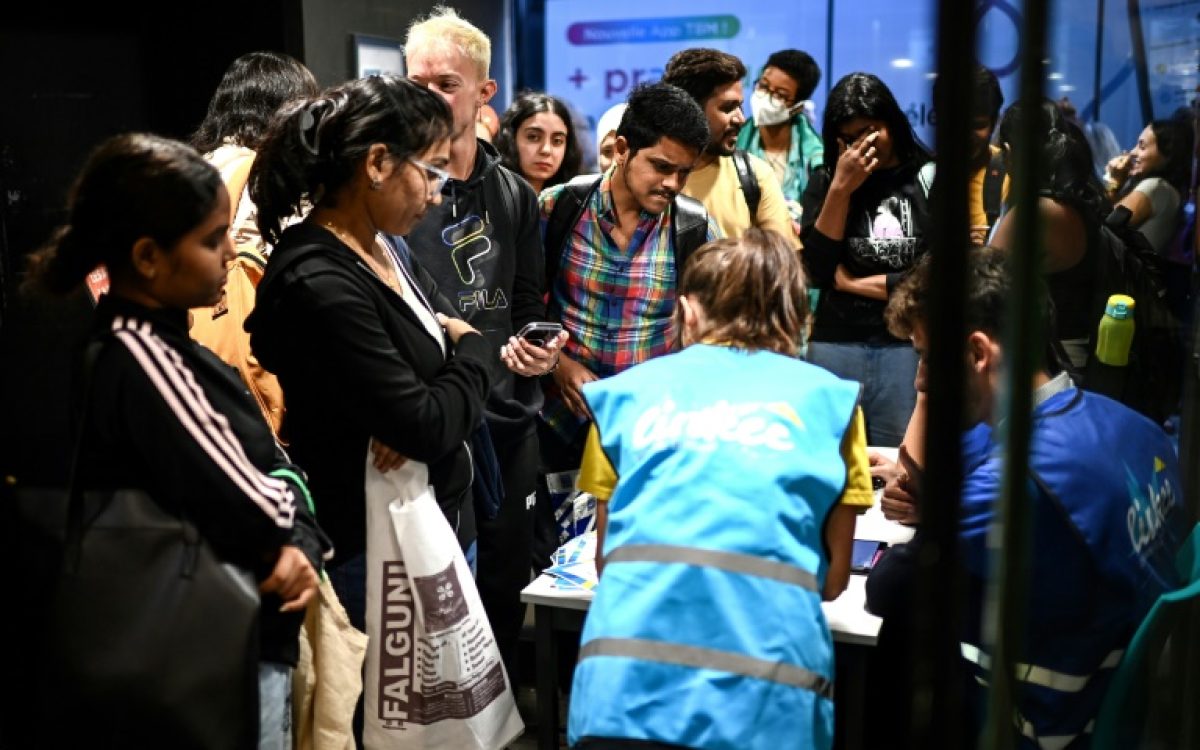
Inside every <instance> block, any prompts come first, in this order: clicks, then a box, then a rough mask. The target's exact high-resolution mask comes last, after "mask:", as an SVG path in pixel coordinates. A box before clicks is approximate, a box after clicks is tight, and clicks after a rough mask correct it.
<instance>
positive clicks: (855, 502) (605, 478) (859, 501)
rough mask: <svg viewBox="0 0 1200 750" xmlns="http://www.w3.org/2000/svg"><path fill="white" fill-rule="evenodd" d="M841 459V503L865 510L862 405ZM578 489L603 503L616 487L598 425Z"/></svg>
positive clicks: (868, 499)
mask: <svg viewBox="0 0 1200 750" xmlns="http://www.w3.org/2000/svg"><path fill="white" fill-rule="evenodd" d="M841 453H842V460H843V461H844V462H845V463H846V489H845V490H843V491H842V498H841V504H842V505H849V506H853V507H854V508H855V509H856V510H866V509H867V508H870V507H871V505H872V504H873V503H874V501H875V496H874V491H873V488H872V486H871V462H870V460H869V459H868V458H867V430H866V425H865V424H864V423H863V413H862V408H861V407H858V406H856V407H854V419H853V420H851V422H850V429H848V430H846V434H845V435H844V436H843V437H842V451H841ZM577 484H578V487H579V489H581V490H583V491H584V492H590V493H591V494H592V495H594V496H595V497H596V500H598V501H600V502H607V501H608V499H609V498H611V497H612V494H613V490H614V489H616V487H617V472H616V470H615V469H614V468H613V465H612V463H611V462H610V461H609V460H608V456H606V455H604V449H603V448H601V447H600V433H599V432H597V431H596V425H595V424H593V425H592V426H591V427H590V428H588V436H587V443H586V444H585V445H584V448H583V465H582V466H580V468H579V479H578V480H577Z"/></svg>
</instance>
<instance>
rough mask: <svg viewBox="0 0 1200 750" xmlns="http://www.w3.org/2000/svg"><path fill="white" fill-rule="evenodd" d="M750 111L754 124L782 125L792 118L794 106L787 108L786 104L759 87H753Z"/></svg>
mask: <svg viewBox="0 0 1200 750" xmlns="http://www.w3.org/2000/svg"><path fill="white" fill-rule="evenodd" d="M750 111H751V112H752V113H753V114H754V122H755V124H756V125H760V126H762V125H766V126H768V127H769V126H771V125H782V124H783V123H785V122H787V121H788V120H790V119H792V115H793V114H795V112H796V110H795V109H794V108H791V109H790V108H788V106H787V105H786V104H784V103H783V102H781V101H779V100H778V99H776V98H775V97H774V96H772V95H771V94H768V93H767V92H765V91H763V90H761V89H755V90H754V93H753V94H751V95H750Z"/></svg>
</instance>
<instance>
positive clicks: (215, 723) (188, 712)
mask: <svg viewBox="0 0 1200 750" xmlns="http://www.w3.org/2000/svg"><path fill="white" fill-rule="evenodd" d="M100 346H102V344H92V345H91V346H89V348H88V352H87V356H86V358H85V365H84V373H85V375H84V377H85V383H86V384H87V385H86V390H85V392H86V393H88V395H89V401H90V400H91V393H90V383H91V370H92V366H93V365H94V363H95V361H96V356H97V354H98V351H99V347H100ZM89 411H90V409H88V408H86V407H85V412H84V416H83V420H82V426H86V423H87V420H88V416H87V414H88V412H89ZM78 434H79V435H83V434H85V431H84V429H82V427H81V429H80V430H79V433H78ZM81 453H82V448H81V447H80V446H78V445H77V446H76V449H75V457H74V461H73V464H72V465H73V468H72V474H71V482H70V487H69V489H67V490H65V491H64V490H62V489H57V488H55V489H40V488H16V491H15V495H16V501H17V507H18V513H20V514H21V516H23V520H24V521H25V523H26V525H27V527H35V528H41V529H42V530H43V536H44V538H47V539H56V540H60V541H61V547H60V549H61V557H60V560H59V565H58V570H57V575H56V576H55V577H54V578H53V579H52V581H51V587H50V592H51V593H50V598H49V602H48V607H47V611H46V613H45V618H46V619H45V620H44V621H43V622H44V623H45V627H46V630H45V633H44V637H45V641H44V642H45V644H46V652H45V653H46V657H45V665H44V666H45V669H44V671H42V672H41V674H40V675H38V683H39V688H40V690H39V699H40V700H39V701H38V702H39V704H40V709H41V710H39V716H38V717H37V720H38V723H39V724H40V726H39V727H38V729H37V735H39V736H41V737H42V738H43V739H44V740H45V741H46V746H49V747H64V746H79V747H85V746H86V747H92V748H109V747H112V748H117V747H120V748H141V747H172V748H205V749H206V750H209V749H211V750H218V749H222V748H231V749H232V748H253V747H255V746H256V744H257V738H258V712H259V707H258V617H259V596H258V590H257V587H256V586H255V582H254V579H253V577H252V576H251V575H250V574H249V573H248V572H247V571H245V570H243V569H241V568H238V567H236V566H234V565H231V564H228V563H225V562H223V561H221V560H220V559H219V558H218V557H217V556H216V555H215V553H214V552H213V550H212V549H211V547H210V546H209V545H208V543H207V542H206V541H205V540H204V539H203V537H202V536H201V535H200V533H199V532H198V530H197V529H196V527H195V526H194V525H193V524H192V523H191V522H190V521H188V520H187V518H186V517H185V516H183V515H182V514H180V513H178V512H176V511H174V510H172V509H168V508H167V507H165V506H164V504H163V503H160V502H158V501H156V500H155V499H154V498H152V497H151V496H150V495H149V494H147V493H146V492H144V491H142V490H140V489H117V490H105V491H85V490H83V489H82V487H80V486H79V485H81V484H83V482H82V481H81V479H80V477H78V476H77V474H78V471H79V467H80V465H81V462H80V455H81ZM79 742H83V743H84V744H78V743H79Z"/></svg>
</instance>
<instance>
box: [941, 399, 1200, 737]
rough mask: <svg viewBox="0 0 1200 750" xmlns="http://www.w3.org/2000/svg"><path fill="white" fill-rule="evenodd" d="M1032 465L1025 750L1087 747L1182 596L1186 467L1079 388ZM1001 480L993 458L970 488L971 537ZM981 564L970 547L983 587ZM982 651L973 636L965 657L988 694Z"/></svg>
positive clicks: (1146, 426)
mask: <svg viewBox="0 0 1200 750" xmlns="http://www.w3.org/2000/svg"><path fill="white" fill-rule="evenodd" d="M1029 460H1030V469H1031V472H1030V474H1031V487H1030V497H1031V498H1033V518H1032V530H1033V535H1034V536H1033V543H1032V544H1031V554H1032V555H1033V559H1032V566H1031V571H1032V574H1031V576H1030V579H1029V598H1028V605H1027V606H1028V610H1027V619H1028V628H1027V632H1026V634H1025V636H1024V638H1025V652H1026V662H1025V663H1024V664H1023V665H1022V666H1020V667H1018V670H1017V678H1018V680H1020V683H1021V691H1022V693H1021V700H1020V704H1019V710H1020V716H1019V717H1018V720H1017V723H1018V726H1019V728H1020V729H1021V731H1022V733H1023V734H1024V736H1025V740H1024V745H1023V746H1024V747H1041V748H1062V747H1066V746H1068V745H1069V746H1070V747H1071V748H1076V747H1086V746H1087V743H1088V738H1087V736H1086V735H1087V734H1088V732H1089V731H1090V723H1091V721H1092V720H1093V719H1094V718H1095V717H1096V712H1097V711H1098V710H1099V707H1100V703H1101V701H1102V700H1103V697H1104V691H1105V690H1106V688H1107V686H1108V682H1109V680H1110V678H1111V676H1112V673H1113V669H1114V668H1115V667H1116V666H1117V664H1118V663H1120V659H1121V656H1122V654H1123V651H1124V648H1125V645H1126V644H1127V643H1128V642H1129V639H1130V637H1131V636H1132V634H1133V632H1134V630H1135V629H1136V628H1137V626H1138V624H1139V623H1140V622H1141V620H1142V618H1143V617H1144V616H1145V615H1146V613H1147V612H1148V611H1149V608H1150V606H1151V604H1152V603H1153V602H1154V601H1155V600H1156V599H1157V598H1158V596H1159V595H1160V594H1162V593H1164V592H1166V591H1169V590H1171V589H1173V588H1176V587H1178V586H1179V584H1180V581H1179V579H1178V575H1177V573H1176V570H1175V564H1174V562H1175V555H1176V552H1177V550H1178V549H1179V548H1180V546H1181V545H1182V543H1183V540H1184V539H1185V538H1186V537H1187V534H1188V531H1189V530H1190V529H1189V524H1188V522H1187V518H1186V516H1187V514H1186V512H1185V511H1184V508H1183V496H1182V494H1181V485H1180V478H1179V466H1178V461H1177V459H1176V456H1175V451H1174V448H1173V447H1172V445H1171V443H1170V440H1169V439H1168V438H1167V436H1166V435H1165V434H1164V433H1163V431H1162V430H1161V429H1160V428H1159V427H1158V426H1156V425H1155V424H1153V423H1152V422H1151V421H1150V420H1148V419H1146V418H1145V417H1143V416H1141V415H1140V414H1137V413H1136V412H1133V411H1131V410H1130V409H1128V408H1126V407H1124V406H1122V405H1120V404H1118V403H1116V402H1115V401H1112V400H1110V399H1107V398H1105V397H1103V396H1099V395H1096V394H1093V393H1088V392H1085V391H1079V390H1076V389H1074V388H1071V389H1068V390H1065V391H1062V392H1060V393H1058V394H1056V395H1054V396H1052V397H1050V398H1049V399H1047V400H1046V401H1045V402H1044V403H1042V404H1041V405H1040V406H1039V407H1038V408H1037V410H1036V412H1035V414H1034V427H1033V432H1032V435H1031V445H1030V456H1029ZM967 463H968V465H969V464H970V463H971V460H970V457H968V460H967ZM999 471H1000V461H999V458H998V456H996V455H994V454H993V455H992V456H990V457H988V458H987V459H986V460H985V461H983V462H982V463H980V465H979V468H977V469H975V470H974V471H972V472H971V475H970V476H968V479H967V483H966V486H965V490H964V495H963V503H964V508H965V509H967V514H968V517H967V518H966V519H965V522H966V526H967V527H968V528H977V527H980V526H981V524H980V523H976V522H973V521H972V519H971V518H970V510H969V509H971V508H976V509H979V511H980V513H981V515H980V517H979V518H976V519H975V521H983V520H987V519H985V518H983V516H982V514H983V513H985V512H988V511H986V509H987V508H990V506H991V503H992V501H994V499H995V497H996V496H997V491H998V487H999V481H998V476H999ZM972 550H973V552H972ZM981 554H985V553H984V547H983V544H982V542H977V543H972V544H968V559H967V564H968V567H969V568H971V570H972V573H973V574H975V576H976V577H977V580H981V577H982V576H984V575H986V573H987V567H986V566H987V563H986V561H985V560H983V559H982V558H981V557H980V555H981ZM976 605H978V606H982V602H981V601H979V602H976ZM978 641H979V638H978V635H977V634H972V635H970V636H968V637H967V638H966V639H965V640H964V642H963V644H962V652H963V656H964V657H965V658H966V659H967V661H968V662H969V667H970V669H971V670H972V673H973V674H975V675H976V676H977V677H978V678H979V679H980V680H983V681H985V682H987V681H990V672H991V663H990V661H991V660H990V656H989V655H988V653H987V652H986V650H985V648H984V647H983V646H982V644H980V643H979V642H978ZM1072 742H1075V743H1077V744H1071V743H1072Z"/></svg>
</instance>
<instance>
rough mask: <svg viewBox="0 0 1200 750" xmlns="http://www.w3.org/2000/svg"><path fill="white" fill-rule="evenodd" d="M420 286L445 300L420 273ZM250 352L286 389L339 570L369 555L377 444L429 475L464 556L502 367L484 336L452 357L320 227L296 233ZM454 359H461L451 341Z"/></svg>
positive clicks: (252, 322) (262, 292) (298, 449)
mask: <svg viewBox="0 0 1200 750" xmlns="http://www.w3.org/2000/svg"><path fill="white" fill-rule="evenodd" d="M414 281H415V285H416V286H418V287H419V288H420V289H421V291H422V292H423V293H424V294H425V296H426V297H427V298H428V299H429V300H433V299H434V298H436V296H437V289H436V286H435V285H434V284H433V282H432V279H430V278H429V275H428V274H426V273H425V272H424V271H423V270H422V269H421V268H420V266H419V265H417V266H416V268H415V279H414ZM246 330H247V331H249V332H250V347H251V349H252V350H253V351H254V355H255V356H256V357H258V360H259V362H261V363H262V365H263V367H265V368H266V369H267V370H269V371H271V372H273V373H275V375H276V376H277V377H278V378H279V383H280V385H282V386H283V394H284V400H285V402H286V404H287V412H286V414H285V416H284V420H283V426H282V429H281V433H282V437H283V438H284V439H285V440H286V441H287V442H288V445H289V450H290V451H291V453H292V456H293V457H294V458H295V459H296V461H297V462H299V463H300V464H301V465H303V466H304V468H305V469H306V470H307V471H308V476H309V486H310V487H311V488H312V492H313V499H314V500H315V502H316V506H317V515H318V517H319V518H320V519H321V526H322V527H323V528H324V529H325V530H326V531H327V532H328V533H329V535H330V537H331V538H332V539H333V542H334V546H335V547H336V549H337V557H336V558H335V559H334V560H333V561H331V563H330V565H331V567H332V566H336V565H338V564H340V563H341V562H343V561H345V560H348V559H350V558H352V557H354V556H356V555H358V554H360V553H362V552H363V551H365V549H366V509H365V491H364V482H365V479H366V460H367V450H368V446H369V444H370V440H371V438H372V437H374V438H377V439H378V440H380V441H381V442H382V443H384V444H385V445H387V446H389V447H390V448H392V449H393V450H395V451H397V452H398V453H400V454H402V455H404V456H407V457H409V458H412V459H416V460H417V461H421V462H423V463H425V464H428V466H429V480H430V483H431V484H432V485H433V488H434V492H435V493H436V495H437V500H438V504H439V505H440V506H441V508H442V512H443V513H445V514H446V518H447V519H448V520H449V521H450V525H451V526H452V527H453V528H454V529H455V530H456V532H457V534H458V539H459V541H460V543H463V545H464V548H465V547H466V544H467V543H469V542H470V541H471V540H472V539H474V537H475V517H474V507H473V503H472V494H471V477H472V467H471V454H470V449H469V448H468V447H467V444H466V441H467V440H468V439H469V438H470V436H471V433H472V432H473V431H474V430H475V429H476V428H477V427H478V426H479V424H480V422H481V420H482V418H483V402H484V399H485V398H486V396H487V393H488V390H489V388H490V387H491V379H490V377H489V374H488V373H489V370H490V366H491V360H492V358H493V357H495V356H498V355H496V354H495V353H494V352H493V351H492V347H491V346H490V345H489V344H488V342H487V340H485V339H484V338H483V336H480V335H478V334H473V333H472V334H467V335H465V336H463V337H462V338H460V339H459V341H458V345H457V346H456V347H454V348H453V353H452V354H451V355H449V356H445V357H443V354H442V349H441V347H440V346H439V344H438V342H437V341H436V340H435V339H434V338H433V337H432V336H431V335H430V334H429V332H428V331H427V330H426V328H425V326H424V325H423V324H422V323H421V321H420V319H418V318H417V316H416V314H415V313H414V312H413V311H412V309H411V308H410V307H409V305H408V303H407V302H405V300H404V299H403V298H402V297H401V296H400V295H399V294H397V293H396V292H395V291H393V290H392V289H391V288H389V287H388V286H387V285H386V284H384V283H383V281H382V280H380V279H379V278H378V277H377V276H376V275H375V274H374V273H373V272H371V271H370V270H369V269H368V268H367V267H366V266H365V265H364V264H363V262H362V260H361V259H359V257H358V256H357V255H355V253H354V251H353V250H351V249H350V248H349V247H347V246H346V245H345V244H343V243H342V242H341V241H340V240H338V239H337V238H336V237H335V236H334V235H333V234H332V233H330V232H329V231H327V230H325V229H323V228H322V227H319V226H314V225H312V224H309V223H306V222H305V223H300V224H296V225H295V226H292V227H290V228H288V230H287V231H286V232H284V234H283V237H282V238H281V239H280V241H279V243H278V244H277V245H276V246H275V248H274V250H273V251H272V252H271V259H270V260H269V261H268V262H267V271H266V274H265V275H264V276H263V279H262V281H261V282H259V285H258V297H257V302H256V303H255V308H254V312H253V313H251V314H250V316H249V317H248V318H247V319H246ZM446 347H447V351H448V352H450V351H451V347H450V343H449V341H447V342H446Z"/></svg>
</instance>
